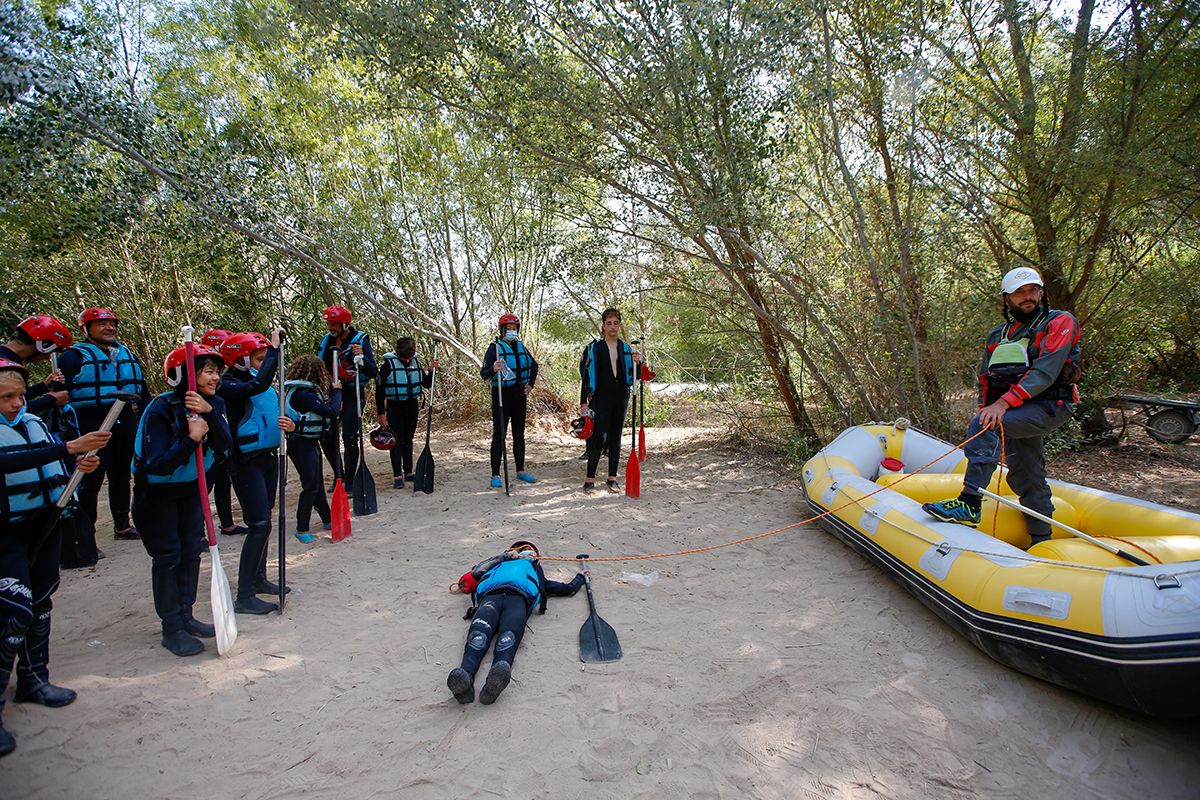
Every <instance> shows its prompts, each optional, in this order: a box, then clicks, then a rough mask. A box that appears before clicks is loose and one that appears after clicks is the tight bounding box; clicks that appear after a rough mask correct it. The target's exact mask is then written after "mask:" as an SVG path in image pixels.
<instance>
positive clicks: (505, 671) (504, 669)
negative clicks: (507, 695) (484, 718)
mask: <svg viewBox="0 0 1200 800" xmlns="http://www.w3.org/2000/svg"><path fill="white" fill-rule="evenodd" d="M510 680H512V664H509V663H508V662H507V661H497V662H495V663H494V664H492V668H491V669H490V670H488V676H487V680H486V681H484V682H483V690H482V691H480V692H479V702H481V703H483V704H484V705H485V706H490V705H491V704H492V703H494V702H496V698H497V697H499V696H500V693H501V692H503V691H504V688H505V687H506V686H508V682H509V681H510Z"/></svg>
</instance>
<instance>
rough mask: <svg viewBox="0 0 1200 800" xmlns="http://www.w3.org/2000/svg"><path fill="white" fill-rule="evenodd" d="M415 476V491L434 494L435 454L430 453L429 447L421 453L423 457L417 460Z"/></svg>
mask: <svg viewBox="0 0 1200 800" xmlns="http://www.w3.org/2000/svg"><path fill="white" fill-rule="evenodd" d="M414 474H415V475H416V477H415V478H413V491H414V492H424V493H425V494H433V453H431V452H429V447H428V446H427V447H426V448H425V449H424V450H423V451H422V452H421V457H420V458H418V459H417V468H416V471H415V472H414Z"/></svg>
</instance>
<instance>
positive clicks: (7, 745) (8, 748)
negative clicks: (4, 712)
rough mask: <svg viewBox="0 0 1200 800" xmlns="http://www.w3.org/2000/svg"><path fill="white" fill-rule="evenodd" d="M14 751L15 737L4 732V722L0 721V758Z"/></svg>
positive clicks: (15, 747) (15, 746) (15, 745)
mask: <svg viewBox="0 0 1200 800" xmlns="http://www.w3.org/2000/svg"><path fill="white" fill-rule="evenodd" d="M16 749H17V739H16V737H15V736H13V735H12V734H11V733H9V732H8V731H6V730H4V720H2V719H0V756H6V755H8V754H9V753H11V752H12V751H13V750H16Z"/></svg>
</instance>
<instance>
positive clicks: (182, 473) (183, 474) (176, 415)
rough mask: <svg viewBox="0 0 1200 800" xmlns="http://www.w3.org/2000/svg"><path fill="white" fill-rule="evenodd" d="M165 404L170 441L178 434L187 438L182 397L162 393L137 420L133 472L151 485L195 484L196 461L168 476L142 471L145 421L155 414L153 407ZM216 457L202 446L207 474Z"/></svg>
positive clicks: (179, 467)
mask: <svg viewBox="0 0 1200 800" xmlns="http://www.w3.org/2000/svg"><path fill="white" fill-rule="evenodd" d="M160 402H161V403H166V404H167V405H168V407H169V408H170V413H171V439H172V440H175V439H177V438H179V435H180V432H181V431H182V432H183V435H184V436H187V419H186V416H187V409H186V408H185V407H184V405H183V397H182V396H180V395H179V393H178V392H163V393H162V394H160V395H158V396H157V397H155V398H154V399H153V400H151V401H150V405H148V406H147V407H146V410H145V412H143V414H142V418H141V419H140V420H138V427H137V435H136V436H135V437H134V440H133V471H134V474H136V475H138V476H139V477H144V478H145V479H146V481H147V482H149V483H153V484H167V483H181V484H187V483H195V482H196V480H197V479H198V478H199V477H200V476H199V475H198V474H197V473H196V459H195V458H194V457H192V458H189V459H188V460H187V462H186V463H184V464H182V465H180V466H178V467H176V468H175V471H174V472H172V473H171V474H170V475H155V474H151V473H147V472H145V471H144V470H143V469H142V441H143V439H144V438H145V436H144V433H145V431H144V429H145V427H146V420H147V419H149V418H150V414H151V412H154V413H157V411H156V410H155V406H156V405H158V404H159V403H160ZM216 460H217V457H216V454H215V453H214V452H213V450H212V448H211V447H208V446H207V445H205V446H204V471H205V473H207V472H208V471H209V470H211V469H212V466H213V464H214V463H215V462H216Z"/></svg>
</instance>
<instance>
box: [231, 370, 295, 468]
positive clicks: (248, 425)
mask: <svg viewBox="0 0 1200 800" xmlns="http://www.w3.org/2000/svg"><path fill="white" fill-rule="evenodd" d="M284 391H285V392H286V391H287V390H286V389H285V390H284ZM280 438H281V434H280V431H279V392H277V391H275V387H274V386H268V387H267V388H266V389H264V390H262V391H261V392H259V393H258V394H252V395H250V397H248V398H247V399H246V413H245V414H243V415H242V418H241V419H240V420H239V421H238V423H237V426H236V427H235V428H234V429H233V441H234V443H235V444H236V446H237V450H238V452H240V453H257V452H258V451H259V450H270V449H272V448H275V447H279V441H280Z"/></svg>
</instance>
